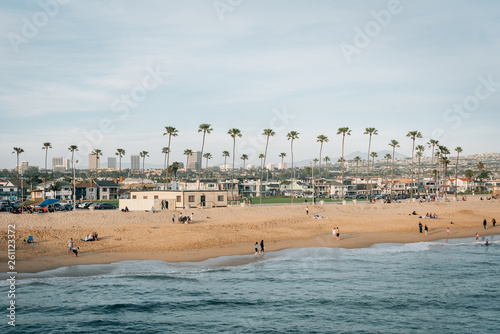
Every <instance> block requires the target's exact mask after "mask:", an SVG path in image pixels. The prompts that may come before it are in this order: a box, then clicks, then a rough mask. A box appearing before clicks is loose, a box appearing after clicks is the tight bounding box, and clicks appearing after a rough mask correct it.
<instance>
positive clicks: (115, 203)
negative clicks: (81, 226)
mask: <svg viewBox="0 0 500 334" xmlns="http://www.w3.org/2000/svg"><path fill="white" fill-rule="evenodd" d="M118 202H119V201H118V200H117V199H111V200H108V201H92V203H108V204H111V205H114V206H116V207H118Z"/></svg>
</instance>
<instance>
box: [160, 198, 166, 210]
mask: <svg viewBox="0 0 500 334" xmlns="http://www.w3.org/2000/svg"><path fill="white" fill-rule="evenodd" d="M161 209H162V210H163V209H165V201H164V200H161Z"/></svg>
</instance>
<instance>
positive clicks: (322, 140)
mask: <svg viewBox="0 0 500 334" xmlns="http://www.w3.org/2000/svg"><path fill="white" fill-rule="evenodd" d="M316 142H320V143H321V146H320V148H319V161H321V151H322V150H323V143H328V137H327V136H324V135H319V136H318V137H317V140H316ZM319 179H321V163H320V164H319V173H318V180H319Z"/></svg>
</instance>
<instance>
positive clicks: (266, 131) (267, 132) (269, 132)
mask: <svg viewBox="0 0 500 334" xmlns="http://www.w3.org/2000/svg"><path fill="white" fill-rule="evenodd" d="M275 134H276V133H275V132H274V131H273V129H264V132H263V133H262V135H263V136H266V150H265V151H264V167H265V166H266V158H267V147H268V145H269V137H273V136H274V135H275ZM263 177H264V168H262V169H261V170H260V185H259V187H260V196H259V203H260V204H262V178H263Z"/></svg>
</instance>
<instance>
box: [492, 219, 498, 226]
mask: <svg viewBox="0 0 500 334" xmlns="http://www.w3.org/2000/svg"><path fill="white" fill-rule="evenodd" d="M491 223H492V224H493V227H495V225H496V224H497V221H496V220H495V218H493V219H492V220H491Z"/></svg>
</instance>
